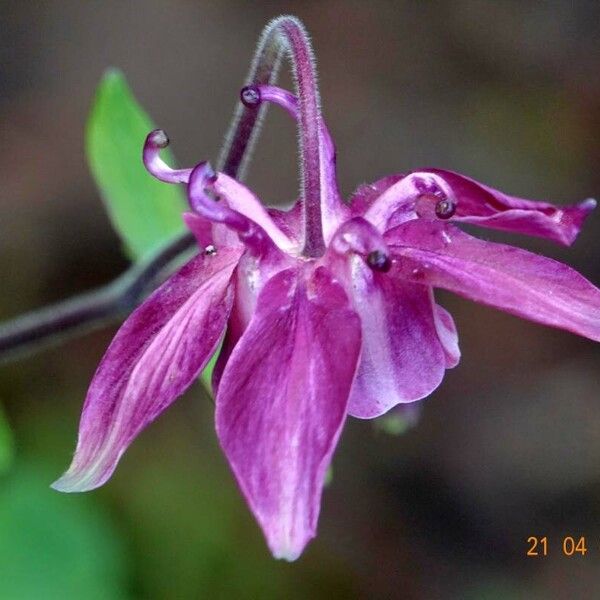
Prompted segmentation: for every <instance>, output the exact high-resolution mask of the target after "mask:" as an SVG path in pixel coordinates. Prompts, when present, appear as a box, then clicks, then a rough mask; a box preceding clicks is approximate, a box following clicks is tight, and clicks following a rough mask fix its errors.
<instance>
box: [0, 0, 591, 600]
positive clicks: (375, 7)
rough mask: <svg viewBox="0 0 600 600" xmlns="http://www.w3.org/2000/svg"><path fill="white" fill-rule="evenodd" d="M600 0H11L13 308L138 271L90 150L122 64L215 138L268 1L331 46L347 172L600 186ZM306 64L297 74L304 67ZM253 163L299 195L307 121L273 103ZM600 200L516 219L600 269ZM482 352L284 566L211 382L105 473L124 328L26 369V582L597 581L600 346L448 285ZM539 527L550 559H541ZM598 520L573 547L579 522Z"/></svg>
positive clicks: (4, 202)
mask: <svg viewBox="0 0 600 600" xmlns="http://www.w3.org/2000/svg"><path fill="white" fill-rule="evenodd" d="M599 6H600V5H599V4H598V3H597V2H595V1H589V2H585V1H575V2H566V1H564V2H543V3H542V2H539V3H538V2H482V1H465V0H460V1H457V2H419V3H417V2H384V1H378V2H369V3H365V2H340V1H332V0H320V1H319V2H281V3H272V2H271V3H270V2H261V1H254V2H234V1H220V2H216V1H215V2H203V1H194V2H192V1H183V0H182V1H170V2H159V1H145V2H142V1H139V2H117V1H105V2H80V1H61V2H30V1H22V2H2V3H0V11H1V12H0V130H1V132H0V140H1V143H0V182H1V185H0V282H1V285H2V291H1V293H0V320H1V319H8V318H10V317H12V316H15V315H17V314H19V313H21V312H23V311H27V310H30V309H33V308H36V307H38V306H41V305H43V304H45V303H48V302H50V301H55V300H59V299H61V298H64V297H67V296H69V295H70V294H73V293H76V292H80V291H83V290H87V289H89V288H92V287H94V286H96V285H99V284H102V283H104V282H107V281H109V280H110V279H112V278H114V277H115V276H116V275H118V274H119V273H121V272H122V271H123V270H124V269H125V268H126V265H127V263H126V261H125V259H124V258H123V256H122V254H121V252H120V246H119V241H118V239H117V237H116V235H115V233H113V231H112V230H111V227H110V225H109V222H108V219H107V217H106V216H105V213H104V210H103V207H102V205H101V202H100V200H99V196H98V192H97V191H96V189H95V187H94V184H93V181H92V179H91V176H90V174H89V171H88V169H87V166H86V160H85V155H84V151H83V148H84V138H83V133H84V125H85V120H86V115H87V112H88V110H89V107H90V103H91V101H92V97H93V94H94V90H95V87H96V85H97V83H98V81H99V78H100V77H101V75H102V73H103V70H104V69H105V68H106V67H108V66H117V67H120V68H121V69H122V70H123V71H124V72H125V74H126V76H127V77H128V80H129V82H130V84H131V86H132V88H133V90H134V93H135V94H136V96H137V97H138V99H139V100H140V101H141V103H142V104H143V105H144V106H145V107H146V109H147V110H148V111H149V112H150V114H151V115H152V116H153V118H154V120H155V122H156V123H157V124H158V125H159V126H161V127H163V128H164V129H165V130H167V131H168V132H169V135H170V137H171V140H172V142H173V148H174V151H175V153H176V154H177V156H178V158H179V160H180V162H181V164H183V165H190V164H195V163H197V162H199V161H200V160H202V159H213V160H215V159H216V157H217V155H218V151H219V148H220V144H221V140H222V136H223V134H224V131H225V129H226V127H227V125H228V122H229V119H230V116H231V109H232V108H233V105H234V102H235V100H236V97H237V94H238V91H239V88H240V86H241V83H242V80H243V78H244V76H245V74H246V70H247V67H248V63H249V61H250V58H251V55H252V51H253V49H254V45H255V42H256V38H257V36H258V34H259V32H260V30H261V28H262V26H263V25H264V24H265V23H266V21H267V20H268V19H269V18H271V17H273V16H276V15H278V14H281V13H285V12H290V13H294V14H297V15H298V16H299V17H300V18H302V19H303V20H304V22H305V24H306V25H307V27H308V29H309V31H310V33H311V35H312V37H313V41H314V46H315V51H316V54H317V60H318V68H319V73H320V81H321V94H322V99H323V110H324V115H325V118H326V119H327V122H328V125H329V127H330V129H331V131H332V134H333V136H334V139H335V140H336V142H337V146H338V157H339V159H338V164H339V175H340V180H341V186H342V189H343V191H344V192H345V193H346V194H348V193H350V192H351V191H352V190H353V189H354V188H355V187H356V186H357V185H358V184H360V183H363V182H368V181H371V180H373V179H376V178H378V177H380V176H382V175H385V174H389V173H394V172H401V171H404V170H407V169H412V168H416V167H419V166H438V167H445V168H450V169H455V170H457V171H460V172H463V173H465V174H468V175H471V176H472V177H474V178H476V179H478V180H480V181H483V182H486V183H488V184H489V185H492V186H495V187H498V188H500V189H502V190H505V191H507V192H511V193H514V194H517V195H521V196H525V197H531V198H537V199H549V200H552V201H555V202H557V203H559V204H560V203H567V202H574V201H578V200H581V199H583V198H586V197H589V196H598V195H599V190H600V168H599V167H600V164H599V149H600V142H599V140H600V78H599V76H598V73H599V72H600V70H599V69H600V48H599V42H598V40H599V39H600V36H599V28H600V27H599V23H600V10H599ZM283 81H284V82H286V81H288V79H287V78H284V79H283ZM248 182H249V184H250V185H251V186H252V187H253V188H254V189H255V190H256V191H257V192H258V193H259V194H260V196H261V197H262V199H263V200H264V201H265V202H266V203H269V204H277V203H285V202H289V201H291V200H292V199H293V198H294V195H295V194H296V191H297V161H296V147H295V134H294V128H293V126H292V124H291V123H290V122H289V120H288V119H287V118H286V116H285V115H283V114H280V111H276V110H272V111H270V114H269V118H268V122H267V124H266V128H265V132H264V135H263V137H262V138H261V142H260V144H259V147H258V149H257V152H256V155H255V159H254V162H253V165H252V169H251V172H250V175H249V179H248ZM599 234H600V213H597V214H593V215H592V216H591V218H590V219H589V221H588V224H587V226H586V228H585V230H584V232H583V233H582V235H581V236H580V238H579V240H578V241H577V243H576V244H575V245H574V247H573V248H570V249H566V248H560V247H557V246H554V245H552V244H551V243H549V242H543V241H536V240H528V239H525V238H521V237H517V236H507V235H496V234H490V233H489V232H487V231H482V232H481V236H482V237H486V238H488V239H503V240H509V241H511V242H515V243H518V244H520V245H522V246H523V247H525V248H529V249H531V250H534V251H539V252H543V253H544V254H546V255H548V256H552V257H555V258H558V259H559V260H562V261H564V262H568V263H569V264H570V265H572V266H574V267H575V268H577V269H578V270H579V271H580V272H581V273H583V274H584V275H585V276H587V277H588V278H590V279H591V280H592V281H593V282H595V283H596V284H598V283H599V282H600V244H599V241H598V240H599V239H600V238H599ZM439 298H440V299H441V301H442V303H443V304H444V305H445V306H446V307H447V308H448V309H449V310H450V311H451V312H452V314H453V315H454V316H455V319H456V322H457V325H458V328H459V332H460V334H461V338H460V340H461V348H462V351H463V358H462V361H461V363H460V365H459V366H458V367H457V368H456V369H454V370H453V371H449V372H448V374H447V376H446V379H445V381H444V383H443V384H442V386H441V387H440V389H439V390H438V391H436V392H435V393H434V394H433V395H432V396H431V397H430V398H428V399H427V400H425V401H423V402H422V406H423V408H424V410H423V413H422V416H421V419H420V422H419V424H418V426H417V427H415V428H414V429H412V430H411V431H409V432H408V433H407V434H405V435H403V436H397V437H395V436H390V435H387V434H385V433H383V432H381V431H378V430H377V429H376V428H375V427H374V426H373V424H372V423H370V422H366V421H355V420H350V421H349V422H348V424H347V427H346V430H345V432H344V435H343V437H342V441H341V444H340V446H339V449H338V452H337V454H336V457H335V460H334V475H333V483H332V485H331V486H330V487H329V488H328V489H327V490H326V492H325V494H324V501H323V508H322V513H321V520H320V532H319V537H318V538H317V539H316V540H315V541H314V542H313V543H312V544H311V545H310V546H309V548H308V550H307V551H306V553H305V555H304V556H303V557H302V558H301V559H300V560H299V561H298V562H297V563H295V564H293V565H289V564H285V563H280V562H276V561H274V560H272V559H271V558H270V556H269V555H268V553H267V550H266V547H265V545H264V543H263V540H262V537H261V534H260V532H259V530H258V528H257V526H256V525H255V524H254V522H253V520H252V517H251V515H250V513H249V511H248V510H247V509H246V507H245V506H244V504H243V501H242V498H241V496H240V495H239V494H238V492H237V490H236V488H235V485H234V482H233V479H232V477H231V475H230V473H229V470H228V467H227V464H226V462H225V460H224V458H223V456H222V455H221V453H220V451H219V450H218V445H217V442H216V438H215V434H214V430H213V415H212V406H211V404H210V402H209V401H208V400H207V399H206V397H205V395H204V393H203V391H202V389H201V387H200V386H199V385H197V386H195V387H194V388H193V389H192V390H190V391H189V393H187V394H186V395H185V397H184V398H182V399H181V400H180V401H178V402H177V403H176V404H175V405H174V406H173V407H172V408H171V409H170V410H169V411H167V413H166V414H164V415H163V416H162V417H161V418H160V419H159V420H158V421H157V422H156V423H155V424H154V425H152V426H151V427H150V428H149V429H148V430H147V431H146V432H144V433H143V434H142V435H141V436H140V438H139V440H138V441H136V443H135V444H134V445H133V447H132V448H131V449H130V450H129V452H128V453H127V455H126V456H125V458H124V459H123V461H122V462H121V464H120V466H119V468H118V470H117V473H116V474H115V476H114V477H113V479H112V480H111V481H110V482H109V483H108V484H107V485H106V486H105V487H104V488H102V489H100V490H98V491H96V492H92V493H90V494H86V495H76V496H66V495H59V494H58V493H56V492H52V491H50V490H49V489H48V485H49V484H50V482H52V481H53V480H54V479H56V477H57V476H58V475H59V474H60V473H61V472H62V471H63V470H64V468H65V467H66V466H67V464H68V463H69V460H70V457H71V453H72V451H73V448H74V442H75V436H76V427H77V422H78V418H79V411H80V407H81V403H82V400H83V398H84V395H85V391H86V387H87V384H88V382H89V380H90V378H91V375H92V374H93V371H94V369H95V366H96V364H97V363H98V361H99V359H100V357H101V355H102V354H103V351H104V350H105V348H106V346H107V344H108V342H109V340H110V338H111V336H112V334H113V333H114V328H113V329H111V330H106V331H102V332H99V333H95V334H90V335H87V336H85V337H82V338H80V339H77V340H74V341H71V342H69V343H67V344H65V345H64V346H62V347H59V348H56V349H52V350H46V351H44V352H42V353H40V354H38V355H35V356H32V357H30V358H27V359H23V360H21V361H20V362H15V363H12V364H10V365H6V366H2V367H0V403H2V404H3V406H4V409H5V412H6V413H7V417H8V420H9V422H10V424H11V427H12V429H13V435H14V439H15V446H16V460H15V463H14V465H13V467H12V468H11V469H10V470H9V471H8V473H6V474H5V475H4V476H3V477H2V478H0V597H1V598H3V599H4V598H7V599H9V600H12V599H13V598H25V599H29V598H32V599H37V598H55V597H56V598H82V597H85V598H110V599H112V598H149V599H154V598H178V599H179V598H182V599H187V598H271V597H272V598H376V599H379V598H418V599H421V598H423V599H429V598H431V599H434V598H435V599H438V598H473V599H480V598H484V599H486V598H492V599H496V598H498V599H500V598H501V599H505V598H509V599H510V598H523V597H527V598H557V599H562V598H588V597H589V598H591V597H594V596H595V595H596V594H597V593H598V590H599V589H600V520H599V517H600V398H599V395H600V393H599V387H600V351H599V347H598V346H597V345H595V344H594V343H592V342H590V341H588V340H584V339H580V338H578V337H576V336H574V335H572V334H569V333H565V332H561V331H557V330H551V329H545V328H543V327H541V326H537V325H533V324H530V323H527V322H524V321H520V320H519V319H517V318H515V317H512V316H508V315H505V314H502V313H500V312H496V311H494V310H492V309H488V308H484V307H481V306H478V305H475V304H473V303H469V302H467V301H464V300H461V299H457V298H455V297H450V296H446V295H442V294H440V295H439ZM531 535H538V536H547V537H548V540H549V551H548V556H547V557H538V558H528V557H526V556H525V554H526V549H527V543H526V540H527V538H528V537H529V536H531ZM567 535H572V536H575V537H577V538H578V537H579V536H585V537H586V541H587V548H588V551H587V553H586V555H585V556H579V555H576V556H573V557H570V558H568V557H565V556H564V555H563V554H562V550H561V546H562V539H563V538H564V536H567Z"/></svg>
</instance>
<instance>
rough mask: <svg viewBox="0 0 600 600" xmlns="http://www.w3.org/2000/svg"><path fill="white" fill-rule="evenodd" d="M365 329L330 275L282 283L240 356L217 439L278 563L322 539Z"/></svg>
mask: <svg viewBox="0 0 600 600" xmlns="http://www.w3.org/2000/svg"><path fill="white" fill-rule="evenodd" d="M359 351H360V323H359V320H358V317H357V315H356V314H355V313H354V312H353V311H352V310H351V309H350V307H349V303H348V300H347V297H346V295H345V293H344V291H343V290H342V288H341V287H340V286H339V284H337V283H335V282H334V281H332V279H331V276H330V275H329V273H328V272H327V271H326V270H325V269H324V268H319V269H317V271H315V272H314V273H313V274H312V276H311V277H310V279H308V280H307V281H306V280H305V275H304V273H303V272H302V271H301V270H300V269H287V270H285V271H282V272H280V273H278V274H277V275H275V276H274V277H273V278H272V279H271V280H270V281H269V282H268V283H267V284H266V285H265V287H264V289H263V291H262V292H261V294H260V296H259V298H258V303H257V308H256V312H255V314H254V316H253V317H252V321H251V323H250V325H249V327H248V329H247V330H246V332H245V333H244V335H243V337H242V339H241V340H240V341H239V343H238V344H237V345H236V347H235V350H234V351H233V353H232V355H231V358H230V359H229V362H228V363H227V367H226V368H225V372H224V373H223V378H222V379H221V384H220V387H219V392H218V395H217V414H216V421H217V433H218V436H219V439H220V441H221V445H222V447H223V449H224V451H225V453H226V455H227V458H228V459H229V462H230V464H231V467H232V469H233V472H234V473H235V476H236V478H237V481H238V483H239V485H240V487H241V489H242V491H243V493H244V496H245V497H246V500H247V502H248V504H249V505H250V508H251V509H252V512H253V513H254V515H255V517H256V519H257V520H258V522H259V524H260V526H261V527H262V529H263V532H264V534H265V537H266V539H267V542H268V544H269V547H270V549H271V551H272V552H273V554H274V555H275V556H276V557H277V558H285V559H287V560H294V559H296V558H297V557H298V556H299V555H300V553H301V552H302V550H303V549H304V547H305V545H306V544H307V542H308V541H309V540H310V539H311V538H312V537H314V536H315V533H316V526H317V518H318V515H319V507H320V500H321V491H322V487H323V479H324V476H325V471H326V469H327V466H328V465H329V463H330V460H331V456H332V453H333V451H334V448H335V446H336V443H337V440H338V437H339V435H340V431H341V429H342V425H343V423H344V419H345V415H346V406H347V402H348V395H349V392H350V387H351V385H352V380H353V378H354V374H355V370H356V363H357V360H358V355H359Z"/></svg>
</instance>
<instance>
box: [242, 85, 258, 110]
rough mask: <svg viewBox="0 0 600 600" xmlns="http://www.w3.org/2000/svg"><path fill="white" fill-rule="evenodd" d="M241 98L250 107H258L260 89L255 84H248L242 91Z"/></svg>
mask: <svg viewBox="0 0 600 600" xmlns="http://www.w3.org/2000/svg"><path fill="white" fill-rule="evenodd" d="M240 100H241V101H242V104H243V105H244V106H247V107H248V108H256V107H257V106H258V105H259V104H260V90H259V89H258V87H257V86H255V85H247V86H246V87H245V88H242V91H241V92H240Z"/></svg>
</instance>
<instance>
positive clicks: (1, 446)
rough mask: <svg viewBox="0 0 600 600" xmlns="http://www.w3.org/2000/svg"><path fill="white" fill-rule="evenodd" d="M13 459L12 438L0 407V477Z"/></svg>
mask: <svg viewBox="0 0 600 600" xmlns="http://www.w3.org/2000/svg"><path fill="white" fill-rule="evenodd" d="M13 457H14V446H13V436H12V431H11V429H10V426H9V424H8V421H7V420H6V417H5V416H4V412H3V411H2V406H0V475H3V474H4V473H6V472H7V471H8V469H9V468H10V466H11V465H12V461H13Z"/></svg>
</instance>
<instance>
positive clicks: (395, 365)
mask: <svg viewBox="0 0 600 600" xmlns="http://www.w3.org/2000/svg"><path fill="white" fill-rule="evenodd" d="M346 289H347V290H348V291H349V293H350V290H351V293H352V301H353V305H354V309H355V310H356V312H357V313H358V314H359V316H360V320H361V324H362V351H361V356H360V363H359V368H358V373H357V375H356V380H355V382H354V385H353V386H352V393H351V395H350V403H349V404H348V412H349V414H350V415H352V416H354V417H359V418H362V419H372V418H375V417H378V416H380V415H382V414H383V413H385V412H387V411H388V410H389V409H390V408H392V407H393V406H396V405H397V404H400V403H404V402H413V401H415V400H419V399H421V398H424V397H425V396H428V395H429V394H430V393H431V392H432V391H433V390H434V389H435V388H437V387H438V385H439V384H440V383H441V381H442V379H443V377H444V371H445V366H446V360H445V355H444V351H443V348H442V345H441V344H440V339H439V338H438V332H437V330H436V324H435V321H434V314H433V310H432V308H433V307H432V304H431V296H430V293H431V292H430V289H429V288H428V287H427V286H424V285H414V284H412V283H407V282H405V281H402V280H400V279H398V278H396V277H394V272H393V271H392V272H390V273H377V272H374V271H372V270H371V269H369V268H368V267H367V266H366V265H365V264H364V262H363V261H362V260H360V259H357V258H354V259H353V264H352V280H351V285H349V286H347V288H346Z"/></svg>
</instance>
